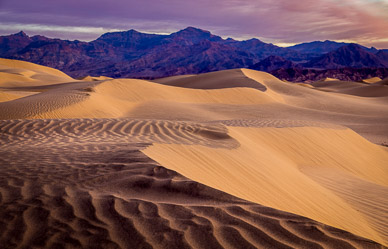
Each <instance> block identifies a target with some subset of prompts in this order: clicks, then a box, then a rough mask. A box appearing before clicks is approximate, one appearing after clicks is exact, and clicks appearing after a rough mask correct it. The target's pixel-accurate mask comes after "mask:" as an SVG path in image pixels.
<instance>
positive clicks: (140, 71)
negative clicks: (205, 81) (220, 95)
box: [0, 27, 388, 80]
mask: <svg viewBox="0 0 388 249" xmlns="http://www.w3.org/2000/svg"><path fill="white" fill-rule="evenodd" d="M0 57H3V58H10V59H18V60H24V61H29V62H33V63H37V64H41V65H45V66H49V67H53V68H57V69H59V70H62V71H64V72H65V73H67V74H69V75H70V76H72V77H83V76H86V75H91V76H100V75H104V76H109V77H133V78H160V77H165V76H172V75H181V74H197V73H205V72H210V71H217V70H224V69H232V68H252V69H257V70H262V71H267V72H281V74H279V75H283V76H282V77H280V78H285V79H288V80H290V79H291V80H295V79H293V78H292V77H291V76H290V75H285V74H286V73H287V72H288V71H290V72H292V71H293V70H294V72H296V71H298V72H302V73H303V72H304V71H305V69H308V70H310V72H311V70H315V71H320V70H321V71H322V70H324V71H325V70H331V71H332V72H335V70H337V71H338V70H340V69H342V72H341V75H343V71H346V72H348V73H349V75H350V74H353V73H354V72H355V71H357V70H358V72H363V70H360V69H364V71H365V69H366V68H368V69H379V70H375V71H376V72H377V71H379V72H383V73H381V74H380V75H379V76H380V77H387V76H388V73H386V71H387V70H383V69H386V68H388V50H378V49H376V48H367V47H364V46H361V45H358V44H354V43H338V42H334V41H324V42H321V41H315V42H310V43H302V44H298V45H295V46H292V47H287V48H284V47H278V46H276V45H273V44H268V43H265V42H262V41H260V40H258V39H255V38H254V39H250V40H245V41H237V40H234V39H232V38H228V39H223V38H221V37H220V36H217V35H214V34H211V33H210V32H209V31H206V30H202V29H198V28H194V27H188V28H185V29H183V30H180V31H178V32H175V33H172V34H170V35H159V34H147V33H141V32H138V31H136V30H133V29H132V30H129V31H124V32H111V33H105V34H103V35H101V36H100V37H99V38H97V39H96V40H94V41H91V42H83V41H78V40H75V41H68V40H61V39H51V38H47V37H44V36H40V35H37V36H32V37H30V36H28V35H27V34H25V33H24V32H23V31H21V32H19V33H17V34H12V35H8V36H0ZM289 69H291V70H289ZM343 69H346V70H343ZM279 70H280V71H279ZM308 70H307V71H308ZM366 71H368V70H366ZM338 72H340V71H338ZM368 72H373V70H372V71H371V70H369V71H368ZM349 75H348V76H349ZM372 76H375V75H372ZM360 77H364V75H362V73H361V75H360ZM299 78H300V77H299Z"/></svg>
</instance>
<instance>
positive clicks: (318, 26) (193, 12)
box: [0, 0, 388, 48]
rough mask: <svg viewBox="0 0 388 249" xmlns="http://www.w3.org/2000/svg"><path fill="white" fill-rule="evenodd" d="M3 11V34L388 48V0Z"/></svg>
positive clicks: (28, 5) (129, 3)
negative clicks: (202, 37) (188, 32)
mask: <svg viewBox="0 0 388 249" xmlns="http://www.w3.org/2000/svg"><path fill="white" fill-rule="evenodd" d="M0 9H1V10H2V11H1V12H0V23H2V25H1V26H0V33H4V32H5V30H7V31H9V30H10V28H8V29H5V26H7V25H8V27H14V29H16V27H18V28H19V27H21V26H23V25H26V26H25V27H26V28H25V29H23V30H25V31H27V32H29V31H30V32H33V33H34V32H38V31H39V30H37V28H36V27H56V30H57V32H58V34H59V35H60V29H61V27H63V32H64V34H66V35H67V36H69V35H70V36H72V37H67V38H76V37H77V36H81V35H82V37H84V38H85V39H89V40H90V39H94V38H96V35H97V34H96V33H98V31H99V30H101V31H102V32H103V31H104V30H128V29H131V28H134V29H138V30H141V31H148V32H162V33H170V32H173V31H177V30H179V29H182V28H184V27H186V26H196V27H200V28H203V29H208V30H210V31H212V32H213V33H215V34H218V35H222V36H224V37H234V38H250V37H258V38H260V39H263V40H264V41H267V42H274V43H297V42H304V41H311V40H326V39H331V40H349V41H355V42H359V43H362V44H364V45H374V44H378V46H379V47H381V46H383V47H386V48H388V41H387V38H388V14H387V13H388V1H387V0H299V1H289V0H245V1H243V0H213V1H207V0H206V1H205V0H197V1H182V0H143V1H134V0H115V1H107V0H83V1H79V0H77V1H76V0H67V1H47V0H34V1H30V0H19V1H13V0H0ZM15 24H17V25H15ZM32 24H33V25H35V26H34V27H35V29H31V26H28V25H32ZM80 28H81V29H82V30H83V31H85V30H90V33H89V35H88V32H83V31H82V32H80ZM72 29H73V32H72ZM77 30H78V31H77ZM16 31H17V30H15V32H16ZM47 32H49V30H47V29H43V28H42V34H47Z"/></svg>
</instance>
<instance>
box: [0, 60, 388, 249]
mask: <svg viewBox="0 0 388 249" xmlns="http://www.w3.org/2000/svg"><path fill="white" fill-rule="evenodd" d="M15 68H16V69H17V70H15ZM30 71H31V72H32V73H31V72H30ZM26 72H29V73H26ZM0 73H2V74H3V78H2V80H1V82H0V87H1V89H0V119H2V121H0V132H1V133H0V175H1V177H0V217H1V218H0V244H1V245H4V246H3V247H5V248H42V247H45V248H151V247H154V248H189V247H192V248H383V245H388V233H387V232H386V231H387V230H388V217H387V216H386V214H387V213H388V187H387V185H388V167H387V162H388V150H387V148H385V147H383V146H381V144H388V125H387V124H388V108H387V104H388V97H387V96H388V94H387V89H386V88H387V86H386V84H385V83H384V82H385V81H380V82H370V83H355V82H339V81H322V82H316V83H314V84H312V85H307V87H306V86H305V85H303V84H299V85H297V84H291V83H285V82H282V81H280V80H278V79H276V78H274V77H273V76H271V75H269V74H266V73H262V72H256V71H252V70H245V69H238V70H229V71H222V72H215V73H209V74H203V75H198V76H196V75H191V76H185V77H172V78H166V79H161V80H156V82H150V81H143V80H132V79H119V80H111V79H106V78H86V79H83V80H74V79H71V78H70V77H68V76H66V75H63V74H62V73H61V72H59V71H56V70H53V69H49V68H45V67H41V66H37V65H33V64H32V65H30V63H24V62H17V61H10V60H1V61H0ZM15 75H16V76H15ZM24 78H26V79H25V80H24ZM100 79H102V80H100ZM376 81H377V80H376ZM32 82H33V83H32ZM157 82H159V83H157ZM178 86H179V87H178Z"/></svg>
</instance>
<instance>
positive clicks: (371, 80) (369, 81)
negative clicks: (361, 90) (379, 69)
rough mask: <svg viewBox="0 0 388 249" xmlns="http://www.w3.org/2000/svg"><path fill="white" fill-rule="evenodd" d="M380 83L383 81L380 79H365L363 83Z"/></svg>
mask: <svg viewBox="0 0 388 249" xmlns="http://www.w3.org/2000/svg"><path fill="white" fill-rule="evenodd" d="M379 81H381V79H380V78H379V77H373V78H369V79H364V80H363V81H362V82H364V83H368V84H371V83H376V82H379Z"/></svg>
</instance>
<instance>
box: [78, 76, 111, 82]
mask: <svg viewBox="0 0 388 249" xmlns="http://www.w3.org/2000/svg"><path fill="white" fill-rule="evenodd" d="M111 79H112V78H111V77H106V76H98V77H97V76H85V77H82V78H79V80H82V81H99V80H111Z"/></svg>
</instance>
